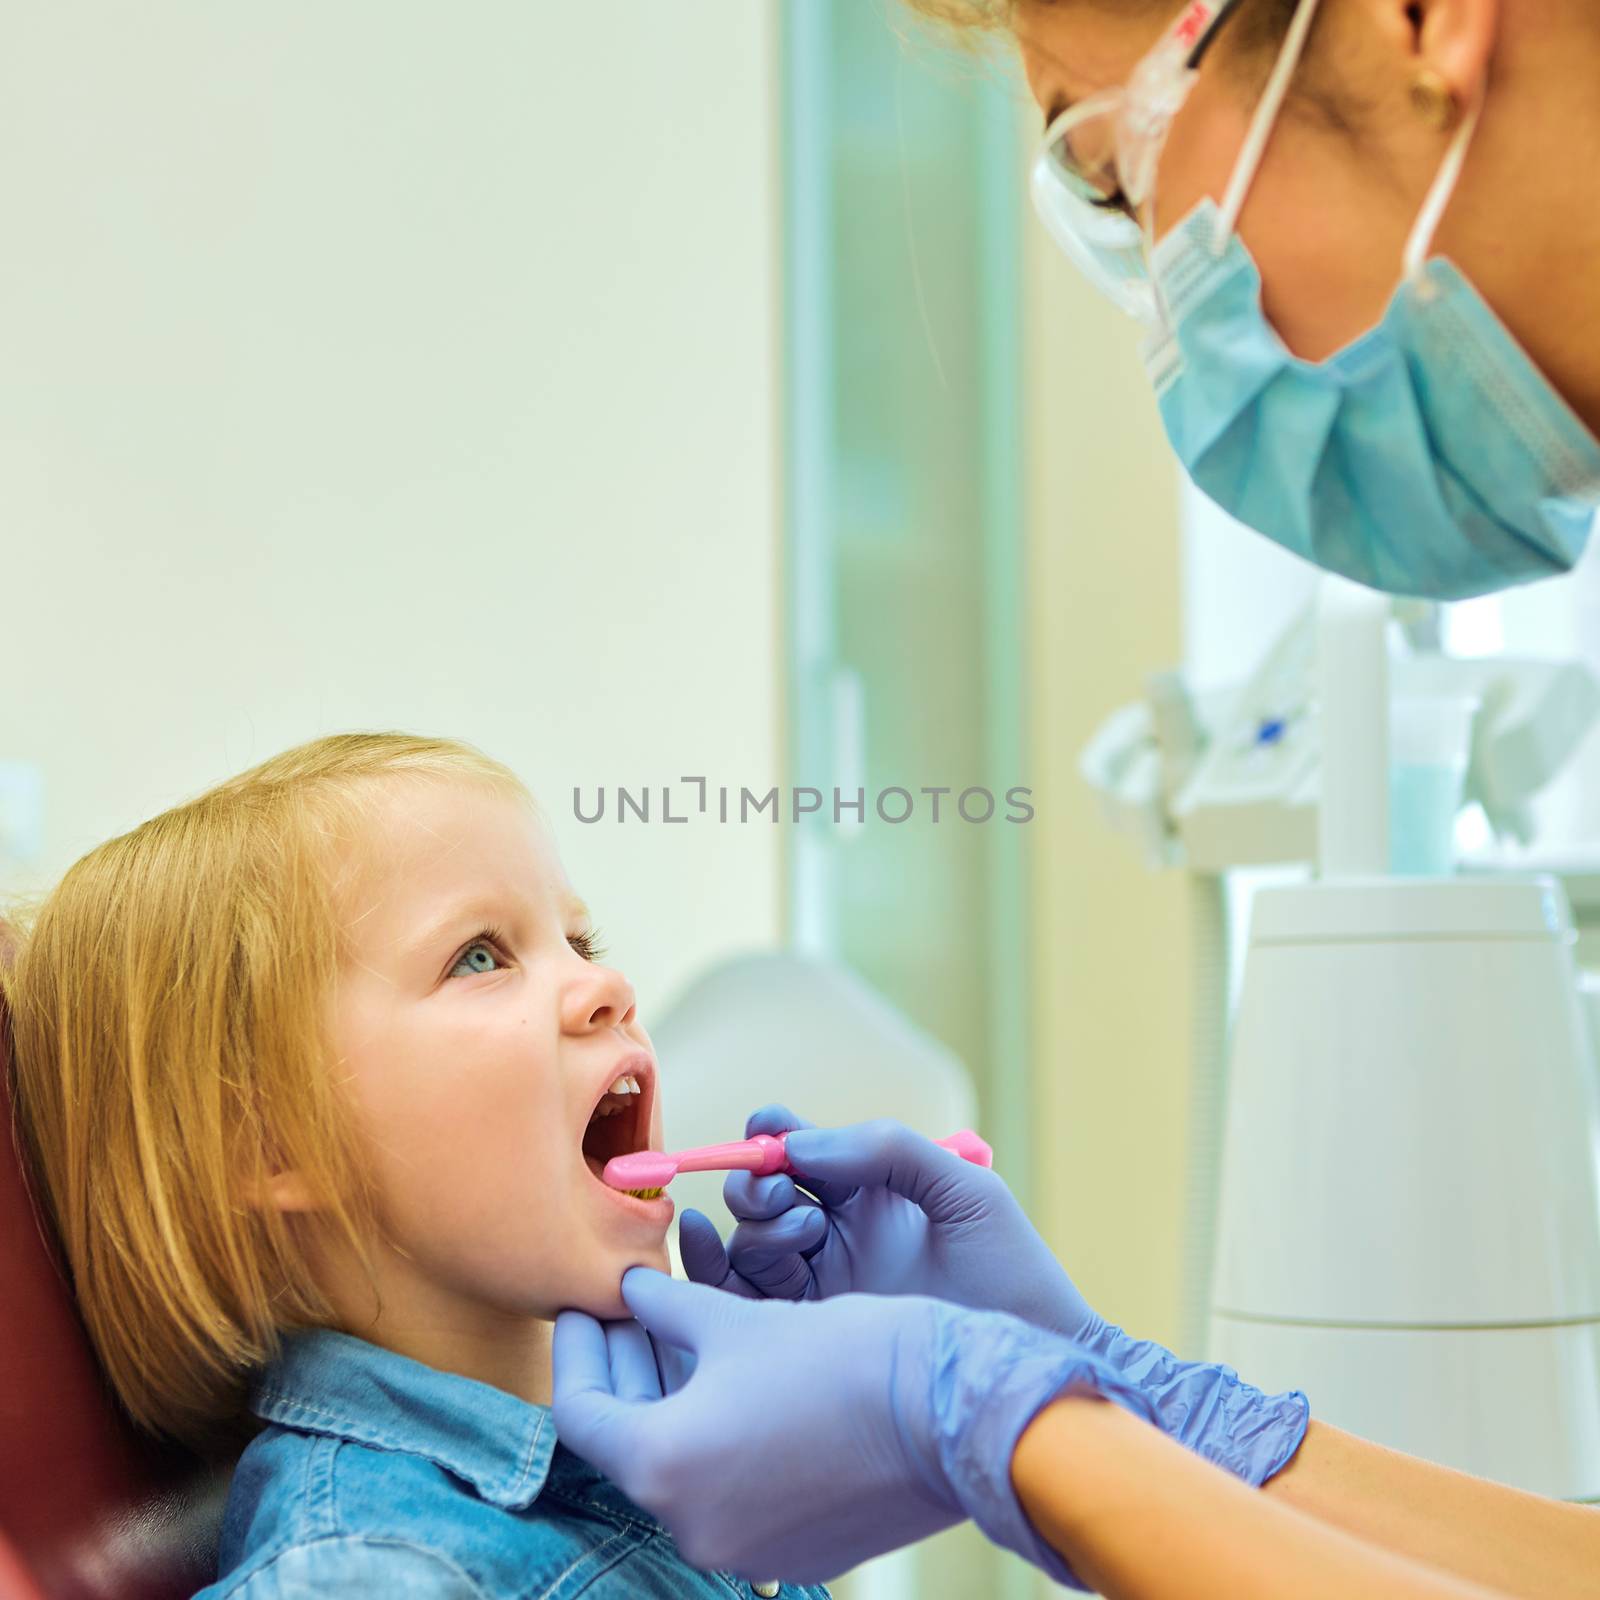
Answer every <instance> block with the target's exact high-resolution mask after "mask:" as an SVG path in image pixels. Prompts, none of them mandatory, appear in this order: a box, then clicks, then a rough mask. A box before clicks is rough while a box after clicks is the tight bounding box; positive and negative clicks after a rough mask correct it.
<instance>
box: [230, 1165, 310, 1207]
mask: <svg viewBox="0 0 1600 1600" xmlns="http://www.w3.org/2000/svg"><path fill="white" fill-rule="evenodd" d="M244 1198H245V1201H246V1202H247V1203H248V1204H249V1205H253V1206H271V1207H272V1208H273V1210H275V1211H318V1210H320V1209H321V1208H322V1202H321V1200H320V1199H319V1198H318V1196H317V1192H316V1190H315V1189H313V1188H312V1186H311V1183H310V1181H309V1180H308V1179H306V1178H305V1177H303V1176H302V1175H301V1174H300V1173H298V1172H293V1171H290V1172H275V1173H273V1174H272V1176H271V1177H270V1178H268V1179H267V1180H266V1182H265V1183H264V1184H262V1185H261V1186H260V1187H259V1188H258V1187H257V1186H256V1185H254V1184H250V1183H246V1184H245V1186H244Z"/></svg>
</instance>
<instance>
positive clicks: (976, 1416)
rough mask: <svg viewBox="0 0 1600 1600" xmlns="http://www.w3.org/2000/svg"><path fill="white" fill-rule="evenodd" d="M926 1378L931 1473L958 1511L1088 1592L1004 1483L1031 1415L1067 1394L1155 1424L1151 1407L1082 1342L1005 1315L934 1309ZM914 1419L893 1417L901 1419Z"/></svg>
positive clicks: (1010, 1547)
mask: <svg viewBox="0 0 1600 1600" xmlns="http://www.w3.org/2000/svg"><path fill="white" fill-rule="evenodd" d="M926 1381H927V1383H928V1385H929V1388H930V1390H931V1404H930V1403H927V1402H925V1403H924V1404H925V1413H924V1414H926V1415H929V1416H931V1419H932V1422H931V1427H932V1438H931V1441H930V1442H931V1445H932V1449H933V1453H934V1455H935V1457H936V1459H937V1465H938V1474H939V1476H940V1477H941V1478H942V1480H943V1482H944V1484H945V1485H946V1486H948V1490H949V1493H950V1494H951V1495H952V1496H953V1498H954V1499H955V1501H956V1502H957V1504H958V1505H959V1506H960V1509H961V1510H962V1511H963V1512H964V1513H965V1514H966V1515H967V1516H969V1517H971V1518H972V1520H973V1521H974V1522H976V1523H977V1524H978V1526H979V1527H980V1528H981V1529H982V1530H983V1532H984V1533H985V1534H986V1535H987V1536H988V1537H989V1538H990V1539H991V1540H992V1541H993V1542H994V1543H996V1544H999V1545H1003V1546H1004V1547H1005V1548H1006V1549H1008V1550H1014V1551H1016V1553H1017V1554H1018V1555H1020V1556H1022V1557H1023V1558H1024V1559H1025V1560H1027V1561H1030V1562H1032V1563H1033V1565H1034V1566H1036V1567H1038V1568H1040V1569H1041V1570H1042V1571H1043V1572H1045V1573H1047V1574H1048V1575H1049V1576H1050V1577H1051V1578H1052V1579H1054V1581H1055V1582H1057V1583H1060V1584H1064V1585H1066V1586H1067V1587H1068V1588H1072V1589H1077V1590H1080V1591H1083V1592H1087V1586H1086V1585H1085V1584H1084V1583H1082V1582H1081V1581H1080V1580H1079V1578H1078V1577H1077V1575H1076V1574H1075V1573H1074V1572H1073V1571H1072V1569H1071V1567H1070V1566H1069V1565H1068V1564H1067V1562H1066V1561H1065V1560H1064V1559H1063V1558H1062V1557H1061V1556H1060V1555H1059V1554H1058V1553H1057V1552H1056V1551H1055V1550H1054V1549H1052V1548H1051V1547H1050V1545H1048V1544H1047V1543H1046V1542H1045V1541H1044V1540H1043V1539H1041V1538H1040V1537H1039V1535H1038V1533H1037V1532H1035V1530H1034V1527H1033V1524H1032V1523H1031V1522H1029V1521H1028V1518H1027V1515H1026V1513H1025V1512H1024V1511H1023V1509H1022V1506H1021V1504H1020V1503H1019V1502H1018V1500H1017V1496H1016V1491H1015V1489H1013V1487H1012V1484H1011V1458H1012V1456H1013V1455H1014V1454H1015V1452H1016V1447H1017V1440H1018V1439H1020V1438H1021V1437H1022V1434H1023V1431H1024V1430H1025V1429H1026V1428H1027V1426H1028V1424H1029V1423H1030V1422H1032V1421H1033V1419H1034V1417H1035V1416H1037V1415H1038V1413H1039V1412H1040V1411H1041V1410H1043V1409H1044V1407H1045V1406H1047V1405H1049V1404H1050V1403H1051V1402H1052V1401H1053V1400H1057V1399H1060V1398H1061V1397H1063V1396H1064V1395H1068V1394H1096V1395H1101V1396H1103V1397H1104V1398H1105V1399H1108V1400H1112V1401H1115V1402H1116V1403H1117V1404H1119V1405H1121V1406H1123V1407H1124V1408H1125V1409H1126V1410H1129V1411H1131V1412H1133V1413H1134V1415H1135V1416H1138V1417H1141V1418H1143V1419H1144V1420H1145V1421H1151V1422H1153V1421H1154V1420H1155V1417H1154V1413H1153V1411H1152V1408H1151V1406H1150V1404H1149V1403H1148V1402H1147V1401H1146V1400H1145V1399H1144V1397H1143V1396H1142V1395H1141V1394H1140V1393H1139V1392H1138V1390H1137V1389H1135V1388H1134V1387H1133V1386H1132V1385H1131V1384H1129V1383H1128V1382H1126V1381H1125V1380H1124V1379H1123V1378H1121V1377H1120V1376H1119V1375H1118V1374H1117V1373H1116V1372H1115V1371H1114V1370H1113V1369H1112V1368H1111V1367H1109V1366H1108V1365H1106V1364H1105V1363H1104V1362H1102V1361H1099V1360H1097V1359H1096V1358H1095V1357H1094V1356H1093V1355H1091V1354H1090V1353H1089V1352H1087V1351H1086V1350H1084V1349H1083V1348H1082V1347H1081V1346H1080V1345H1077V1344H1075V1343H1074V1342H1073V1341H1071V1340H1069V1339H1066V1338H1063V1337H1062V1336H1060V1335H1058V1334H1054V1333H1050V1332H1048V1331H1046V1330H1045V1329H1042V1328H1038V1327H1035V1326H1034V1325H1033V1324H1031V1323H1027V1322H1024V1321H1022V1320H1021V1319H1020V1318H1018V1317H1013V1316H1009V1315H1006V1314H1005V1313H1003V1312H958V1311H956V1310H954V1308H949V1307H941V1308H940V1313H939V1315H938V1316H937V1317H936V1319H935V1323H934V1329H933V1336H932V1341H931V1349H930V1352H929V1355H928V1370H927V1373H926ZM915 1414H916V1413H915V1412H908V1411H906V1410H902V1411H901V1415H902V1416H906V1415H915Z"/></svg>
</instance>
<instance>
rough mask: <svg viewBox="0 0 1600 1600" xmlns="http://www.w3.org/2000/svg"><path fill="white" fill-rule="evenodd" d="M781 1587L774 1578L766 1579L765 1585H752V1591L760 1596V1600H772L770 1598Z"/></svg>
mask: <svg viewBox="0 0 1600 1600" xmlns="http://www.w3.org/2000/svg"><path fill="white" fill-rule="evenodd" d="M782 1587H783V1585H782V1584H781V1583H779V1582H778V1580H777V1579H776V1578H768V1579H767V1581H766V1582H765V1583H752V1584H751V1585H750V1588H751V1589H752V1591H753V1592H754V1593H756V1594H758V1595H760V1596H761V1600H772V1597H773V1596H774V1595H775V1594H777V1592H778V1591H779V1590H780V1589H781V1588H782Z"/></svg>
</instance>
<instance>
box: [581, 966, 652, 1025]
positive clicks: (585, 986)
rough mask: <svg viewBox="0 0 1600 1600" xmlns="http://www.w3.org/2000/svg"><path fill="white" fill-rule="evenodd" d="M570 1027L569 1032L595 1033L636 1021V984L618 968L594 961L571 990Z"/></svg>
mask: <svg viewBox="0 0 1600 1600" xmlns="http://www.w3.org/2000/svg"><path fill="white" fill-rule="evenodd" d="M565 1008H566V1017H565V1022H566V1027H567V1031H568V1032H569V1033H593V1032H596V1031H597V1030H599V1029H601V1028H617V1027H622V1026H624V1025H625V1024H627V1023H629V1022H632V1021H633V1016H634V1009H635V996H634V992H633V985H632V984H631V983H629V982H628V980H627V979H626V978H625V977H623V975H622V974H621V973H620V972H618V971H617V970H616V968H615V967H606V966H601V965H600V964H599V963H598V962H591V963H590V964H589V966H588V968H587V970H586V971H584V972H582V973H581V974H580V975H579V976H578V978H577V979H576V980H575V981H574V982H573V984H572V986H571V987H570V988H569V989H568V991H567V997H566V1007H565Z"/></svg>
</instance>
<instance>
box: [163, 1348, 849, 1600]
mask: <svg viewBox="0 0 1600 1600" xmlns="http://www.w3.org/2000/svg"><path fill="white" fill-rule="evenodd" d="M250 1409H251V1410H252V1411H253V1412H254V1413H255V1414H256V1415H257V1416H259V1417H262V1418H264V1419H265V1420H266V1422H267V1423H268V1426H267V1427H266V1428H265V1429H264V1430H263V1431H262V1432H261V1433H259V1434H258V1435H256V1437H255V1438H254V1439H252V1440H251V1441H250V1443H249V1445H248V1446H247V1447H246V1448H245V1451H244V1453H243V1455H242V1456H240V1458H239V1464H238V1467H237V1469H236V1470H235V1473H234V1477H233V1484H232V1487H231V1488H230V1490H229V1494H228V1506H227V1510H226V1512H225V1514H224V1516H223V1523H222V1546H221V1551H220V1554H219V1557H218V1566H217V1574H218V1575H217V1581H216V1582H215V1583H213V1584H211V1585H210V1586H209V1587H207V1588H205V1589H203V1590H201V1591H200V1594H199V1595H198V1596H196V1597H195V1600H223V1597H224V1596H226V1597H228V1600H313V1597H318V1600H356V1597H357V1596H360V1597H361V1600H370V1597H373V1596H382V1597H384V1600H571V1597H574V1596H579V1595H582V1596H584V1597H586V1600H668V1597H672V1600H677V1597H679V1596H683V1597H692V1596H701V1595H704V1596H708V1597H715V1600H733V1597H740V1600H749V1597H750V1596H752V1595H754V1594H773V1593H778V1594H782V1595H783V1596H784V1597H785V1600H801V1597H806V1600H827V1593H828V1591H827V1590H826V1589H822V1588H798V1587H795V1586H793V1585H789V1584H785V1585H784V1586H783V1587H782V1588H781V1589H774V1588H772V1587H771V1586H770V1585H768V1584H761V1585H759V1586H758V1587H752V1585H750V1584H749V1583H746V1582H745V1581H744V1580H742V1579H740V1578H736V1577H733V1576H731V1575H730V1574H728V1573H722V1572H700V1571H698V1570H697V1569H696V1568H694V1567H691V1566H690V1565H689V1564H688V1563H687V1562H686V1561H685V1560H684V1559H683V1557H682V1556H680V1555H679V1554H678V1549H677V1546H676V1545H675V1544H674V1543H673V1542H672V1536H671V1535H670V1534H669V1533H668V1532H667V1531H666V1529H665V1528H663V1527H662V1526H661V1524H660V1523H659V1522H657V1521H656V1520H655V1519H654V1518H653V1517H651V1516H650V1515H649V1514H648V1513H647V1512H644V1511H642V1510H640V1508H639V1507H638V1506H636V1505H635V1504H634V1503H633V1502H632V1501H631V1500H629V1499H628V1498H627V1496H626V1495H624V1494H623V1493H622V1491H621V1490H620V1489H618V1488H617V1487H616V1485H615V1484H613V1483H612V1482H611V1481H610V1480H609V1479H607V1478H605V1477H603V1476H602V1475H601V1474H600V1473H598V1472H596V1471H595V1470H594V1469H593V1468H592V1467H590V1466H589V1465H588V1464H587V1463H586V1462H584V1461H582V1460H580V1459H579V1458H578V1457H577V1456H575V1455H573V1454H572V1452H571V1451H569V1450H567V1449H566V1448H565V1447H564V1446H563V1445H561V1444H560V1443H559V1442H558V1441H557V1439H556V1435H555V1424H554V1422H553V1421H552V1419H551V1416H550V1408H549V1407H548V1406H539V1405H530V1404H529V1403H528V1402H527V1401H525V1400H519V1399H518V1398H517V1397H516V1396H515V1395H511V1394H507V1393H506V1392H505V1391H504V1390H501V1389H496V1388H493V1387H492V1386H491V1385H489V1384H486V1383H479V1382H478V1381H477V1380H476V1379H474V1378H464V1377H461V1376H459V1375H458V1374H455V1373H449V1372H439V1371H436V1370H435V1369H434V1368H433V1367H429V1366H426V1365H424V1364H423V1363H422V1362H420V1361H413V1360H412V1359H411V1358H410V1357H409V1356H402V1355H397V1354H395V1352H393V1351H392V1350H385V1349H383V1348H381V1347H380V1346H378V1345H374V1344H369V1343H368V1342H367V1341H366V1340H364V1339H357V1338H353V1337H352V1336H351V1335H349V1334H346V1333H339V1332H336V1331H334V1330H332V1329H326V1328H319V1329H313V1330H298V1331H296V1332H293V1333H290V1334H288V1335H286V1336H285V1338H284V1341H283V1349H282V1352H281V1353H280V1355H279V1356H278V1358H277V1359H276V1360H274V1361H273V1362H272V1363H271V1364H270V1365H269V1366H268V1367H266V1368H265V1369H264V1371H263V1372H262V1373H261V1375H260V1377H259V1379H258V1380H257V1382H256V1384H255V1386H254V1388H253V1390H252V1392H251V1396H250ZM707 1490H708V1492H709V1493H713V1494H714V1493H715V1492H716V1488H715V1485H708V1486H707Z"/></svg>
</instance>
